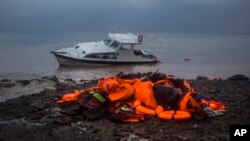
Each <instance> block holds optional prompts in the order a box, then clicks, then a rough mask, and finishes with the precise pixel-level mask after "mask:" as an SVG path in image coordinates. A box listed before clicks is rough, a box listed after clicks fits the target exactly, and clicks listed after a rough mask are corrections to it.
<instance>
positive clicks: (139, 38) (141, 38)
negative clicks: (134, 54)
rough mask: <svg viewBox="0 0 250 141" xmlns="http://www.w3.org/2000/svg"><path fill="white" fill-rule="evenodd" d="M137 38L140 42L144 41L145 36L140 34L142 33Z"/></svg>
mask: <svg viewBox="0 0 250 141" xmlns="http://www.w3.org/2000/svg"><path fill="white" fill-rule="evenodd" d="M137 40H138V42H140V43H141V42H143V36H142V35H141V34H140V35H139V36H138V39H137Z"/></svg>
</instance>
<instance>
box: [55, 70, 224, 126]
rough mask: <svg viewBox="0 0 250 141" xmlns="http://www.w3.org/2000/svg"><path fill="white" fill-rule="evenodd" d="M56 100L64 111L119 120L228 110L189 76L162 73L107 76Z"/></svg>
mask: <svg viewBox="0 0 250 141" xmlns="http://www.w3.org/2000/svg"><path fill="white" fill-rule="evenodd" d="M57 104H58V105H59V106H61V109H62V110H61V112H62V113H64V114H68V115H79V114H81V115H83V116H84V117H86V118H87V119H89V120H94V119H99V118H101V117H104V116H105V117H109V119H110V120H112V121H116V122H140V121H143V120H144V119H145V117H148V116H154V117H158V118H160V119H163V120H178V121H179V120H188V119H190V118H195V119H203V118H206V117H214V116H216V115H219V114H222V113H223V111H225V106H224V105H223V104H222V103H220V102H217V101H215V100H213V99H210V98H208V97H206V96H202V95H198V94H197V93H196V90H195V89H194V88H193V87H192V86H191V85H190V84H189V83H188V82H187V81H186V80H183V79H176V78H174V77H173V76H167V75H165V74H163V73H155V74H153V75H150V76H147V77H143V78H142V77H136V78H129V77H126V75H118V76H116V77H112V78H111V77H107V78H104V79H101V80H99V82H98V85H97V86H96V87H91V88H88V89H85V90H75V92H74V93H68V94H65V95H64V96H63V97H62V98H61V99H60V100H58V101H57Z"/></svg>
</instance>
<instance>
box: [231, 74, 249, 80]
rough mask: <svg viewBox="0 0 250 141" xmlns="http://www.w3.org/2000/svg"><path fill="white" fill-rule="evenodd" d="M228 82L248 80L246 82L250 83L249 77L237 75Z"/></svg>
mask: <svg viewBox="0 0 250 141" xmlns="http://www.w3.org/2000/svg"><path fill="white" fill-rule="evenodd" d="M228 80H233V81H240V80H246V81H249V77H247V76H245V75H242V74H237V75H233V76H231V77H229V78H228Z"/></svg>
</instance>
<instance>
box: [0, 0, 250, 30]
mask: <svg viewBox="0 0 250 141" xmlns="http://www.w3.org/2000/svg"><path fill="white" fill-rule="evenodd" d="M114 29H116V30H117V31H121V30H125V31H131V32H180V33H183V32H184V33H186V32H189V33H190V32H191V33H250V0H0V31H46V32H47V31H52V32H53V31H60V32H76V31H79V32H106V31H110V30H114Z"/></svg>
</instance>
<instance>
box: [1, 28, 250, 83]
mask: <svg viewBox="0 0 250 141" xmlns="http://www.w3.org/2000/svg"><path fill="white" fill-rule="evenodd" d="M143 35H144V46H143V47H142V49H145V50H148V51H150V52H152V53H153V54H155V55H156V56H157V57H158V58H159V59H160V60H161V61H162V63H160V64H154V65H153V64H151V65H128V66H127V65H121V66H106V67H95V68H93V67H92V68H65V67H63V68H62V67H59V65H58V63H57V61H56V59H55V58H54V56H53V55H52V54H50V53H49V51H51V50H57V49H60V48H63V47H69V46H73V45H75V44H77V43H79V42H86V41H98V40H103V39H104V37H105V36H106V35H105V34H104V33H31V32H18V33H17V32H11V33H6V32H4V33H3V32H2V33H1V32H0V79H3V78H8V79H32V78H40V77H43V76H52V75H57V76H58V77H59V78H61V79H64V78H73V79H76V80H77V79H78V80H80V79H93V78H102V77H104V76H113V75H115V74H117V73H119V72H121V71H123V72H125V73H131V72H148V71H155V70H156V69H158V68H159V72H163V73H166V74H171V75H174V76H176V77H180V78H185V79H192V78H196V77H197V75H203V76H210V77H220V78H227V77H229V76H231V75H234V74H245V75H248V76H250V55H249V54H250V35H198V34H166V33H143ZM185 58H188V59H190V61H185V60H184V59H185Z"/></svg>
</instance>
